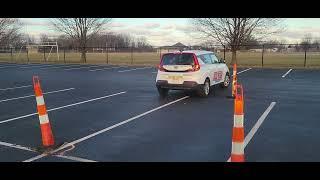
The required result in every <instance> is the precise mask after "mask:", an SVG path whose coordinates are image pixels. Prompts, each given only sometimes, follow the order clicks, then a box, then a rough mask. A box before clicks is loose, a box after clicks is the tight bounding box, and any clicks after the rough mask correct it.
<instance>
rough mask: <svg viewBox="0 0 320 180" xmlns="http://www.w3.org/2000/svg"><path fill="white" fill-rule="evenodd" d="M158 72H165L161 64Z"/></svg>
mask: <svg viewBox="0 0 320 180" xmlns="http://www.w3.org/2000/svg"><path fill="white" fill-rule="evenodd" d="M158 70H159V71H163V72H165V71H166V70H165V69H164V68H163V66H162V65H161V64H159V65H158Z"/></svg>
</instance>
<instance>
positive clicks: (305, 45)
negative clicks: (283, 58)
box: [300, 34, 312, 51]
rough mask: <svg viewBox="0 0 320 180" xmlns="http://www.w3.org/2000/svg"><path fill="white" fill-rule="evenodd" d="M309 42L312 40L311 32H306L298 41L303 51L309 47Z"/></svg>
mask: <svg viewBox="0 0 320 180" xmlns="http://www.w3.org/2000/svg"><path fill="white" fill-rule="evenodd" d="M311 42H312V35H311V34H306V35H305V36H304V37H303V38H302V41H301V43H300V46H301V47H302V49H303V50H304V51H307V50H308V49H309V48H310V47H311Z"/></svg>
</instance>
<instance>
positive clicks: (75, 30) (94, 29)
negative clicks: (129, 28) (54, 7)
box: [51, 18, 111, 62]
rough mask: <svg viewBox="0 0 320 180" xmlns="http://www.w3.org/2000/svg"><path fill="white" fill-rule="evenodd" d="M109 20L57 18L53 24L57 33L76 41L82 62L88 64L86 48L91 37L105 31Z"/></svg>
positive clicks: (53, 20)
mask: <svg viewBox="0 0 320 180" xmlns="http://www.w3.org/2000/svg"><path fill="white" fill-rule="evenodd" d="M110 21H111V19H109V18H56V19H52V20H51V24H52V26H53V28H54V29H55V30H56V31H59V32H62V33H64V34H66V35H67V36H69V37H71V38H73V39H76V40H77V43H78V45H79V46H80V48H81V61H82V62H86V47H87V42H88V40H90V39H91V37H92V36H93V35H95V34H97V33H99V32H100V31H102V30H103V29H104V25H106V24H107V23H109V22H110Z"/></svg>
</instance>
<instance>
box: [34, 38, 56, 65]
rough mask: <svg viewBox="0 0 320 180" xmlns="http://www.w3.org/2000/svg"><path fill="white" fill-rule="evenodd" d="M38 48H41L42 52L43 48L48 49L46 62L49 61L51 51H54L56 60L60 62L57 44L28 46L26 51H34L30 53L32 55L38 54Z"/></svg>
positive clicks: (46, 43) (47, 43) (48, 43)
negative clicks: (32, 53)
mask: <svg viewBox="0 0 320 180" xmlns="http://www.w3.org/2000/svg"><path fill="white" fill-rule="evenodd" d="M40 47H42V48H43V50H44V51H45V48H50V51H49V54H48V56H47V57H46V58H45V60H46V61H48V60H49V58H50V56H51V54H53V53H52V50H54V49H55V53H56V55H57V60H58V61H59V60H60V58H59V45H58V42H42V43H41V44H34V45H28V49H34V51H32V52H34V53H38V50H39V48H40Z"/></svg>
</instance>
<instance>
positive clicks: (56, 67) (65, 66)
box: [38, 65, 82, 70]
mask: <svg viewBox="0 0 320 180" xmlns="http://www.w3.org/2000/svg"><path fill="white" fill-rule="evenodd" d="M79 66H82V65H70V66H69V65H60V66H55V67H42V68H38V69H41V70H43V69H58V68H67V67H79Z"/></svg>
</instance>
